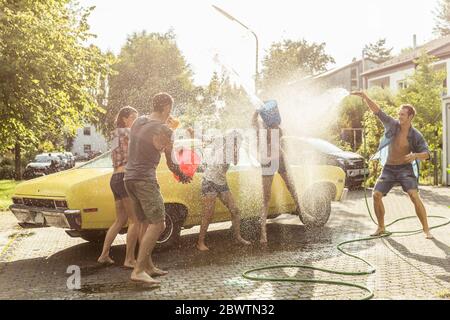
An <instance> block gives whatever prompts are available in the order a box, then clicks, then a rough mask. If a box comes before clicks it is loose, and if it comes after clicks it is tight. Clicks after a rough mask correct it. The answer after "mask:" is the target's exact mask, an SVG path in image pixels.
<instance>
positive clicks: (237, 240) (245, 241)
mask: <svg viewBox="0 0 450 320" xmlns="http://www.w3.org/2000/svg"><path fill="white" fill-rule="evenodd" d="M235 241H236V242H237V243H238V244H243V245H245V246H249V245H251V244H252V243H251V242H250V241H247V240H245V239H244V238H242V237H237V238H236V240H235Z"/></svg>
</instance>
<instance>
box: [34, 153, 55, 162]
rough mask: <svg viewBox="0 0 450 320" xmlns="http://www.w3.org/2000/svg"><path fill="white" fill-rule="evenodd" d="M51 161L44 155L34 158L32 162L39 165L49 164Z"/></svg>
mask: <svg viewBox="0 0 450 320" xmlns="http://www.w3.org/2000/svg"><path fill="white" fill-rule="evenodd" d="M51 161H52V158H51V157H49V156H46V155H39V156H36V157H35V158H34V162H39V163H45V162H51Z"/></svg>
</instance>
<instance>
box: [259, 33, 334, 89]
mask: <svg viewBox="0 0 450 320" xmlns="http://www.w3.org/2000/svg"><path fill="white" fill-rule="evenodd" d="M334 62H335V61H334V59H333V57H331V56H330V55H328V54H326V53H325V43H321V44H317V43H311V44H310V43H308V42H307V41H306V40H301V41H292V40H284V41H282V42H276V43H273V44H272V46H271V47H270V49H269V52H268V54H267V55H266V57H265V58H264V61H263V66H264V69H263V79H262V87H263V89H264V90H265V91H267V90H269V89H271V88H272V87H274V86H278V85H280V84H283V83H285V82H288V81H291V80H293V79H295V78H296V77H304V76H306V75H311V74H315V73H318V72H322V71H326V67H327V65H328V64H329V63H334Z"/></svg>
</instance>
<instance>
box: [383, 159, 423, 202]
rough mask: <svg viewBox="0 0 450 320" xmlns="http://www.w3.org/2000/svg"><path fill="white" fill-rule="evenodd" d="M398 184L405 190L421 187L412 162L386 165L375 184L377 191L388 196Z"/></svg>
mask: <svg viewBox="0 0 450 320" xmlns="http://www.w3.org/2000/svg"><path fill="white" fill-rule="evenodd" d="M396 184H400V185H401V186H402V189H403V191H405V192H408V191H411V190H418V189H419V182H418V179H417V177H416V176H415V175H414V171H413V167H412V165H411V164H403V165H399V166H392V165H386V166H385V167H384V168H383V172H381V176H380V177H379V178H378V181H377V184H376V185H375V191H378V192H381V193H382V194H383V195H384V196H386V195H387V194H388V193H389V191H391V189H392V188H393V187H394V186H395V185H396Z"/></svg>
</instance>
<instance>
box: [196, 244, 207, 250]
mask: <svg viewBox="0 0 450 320" xmlns="http://www.w3.org/2000/svg"><path fill="white" fill-rule="evenodd" d="M197 249H198V250H200V251H209V248H208V247H207V246H206V245H205V244H204V243H197Z"/></svg>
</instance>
